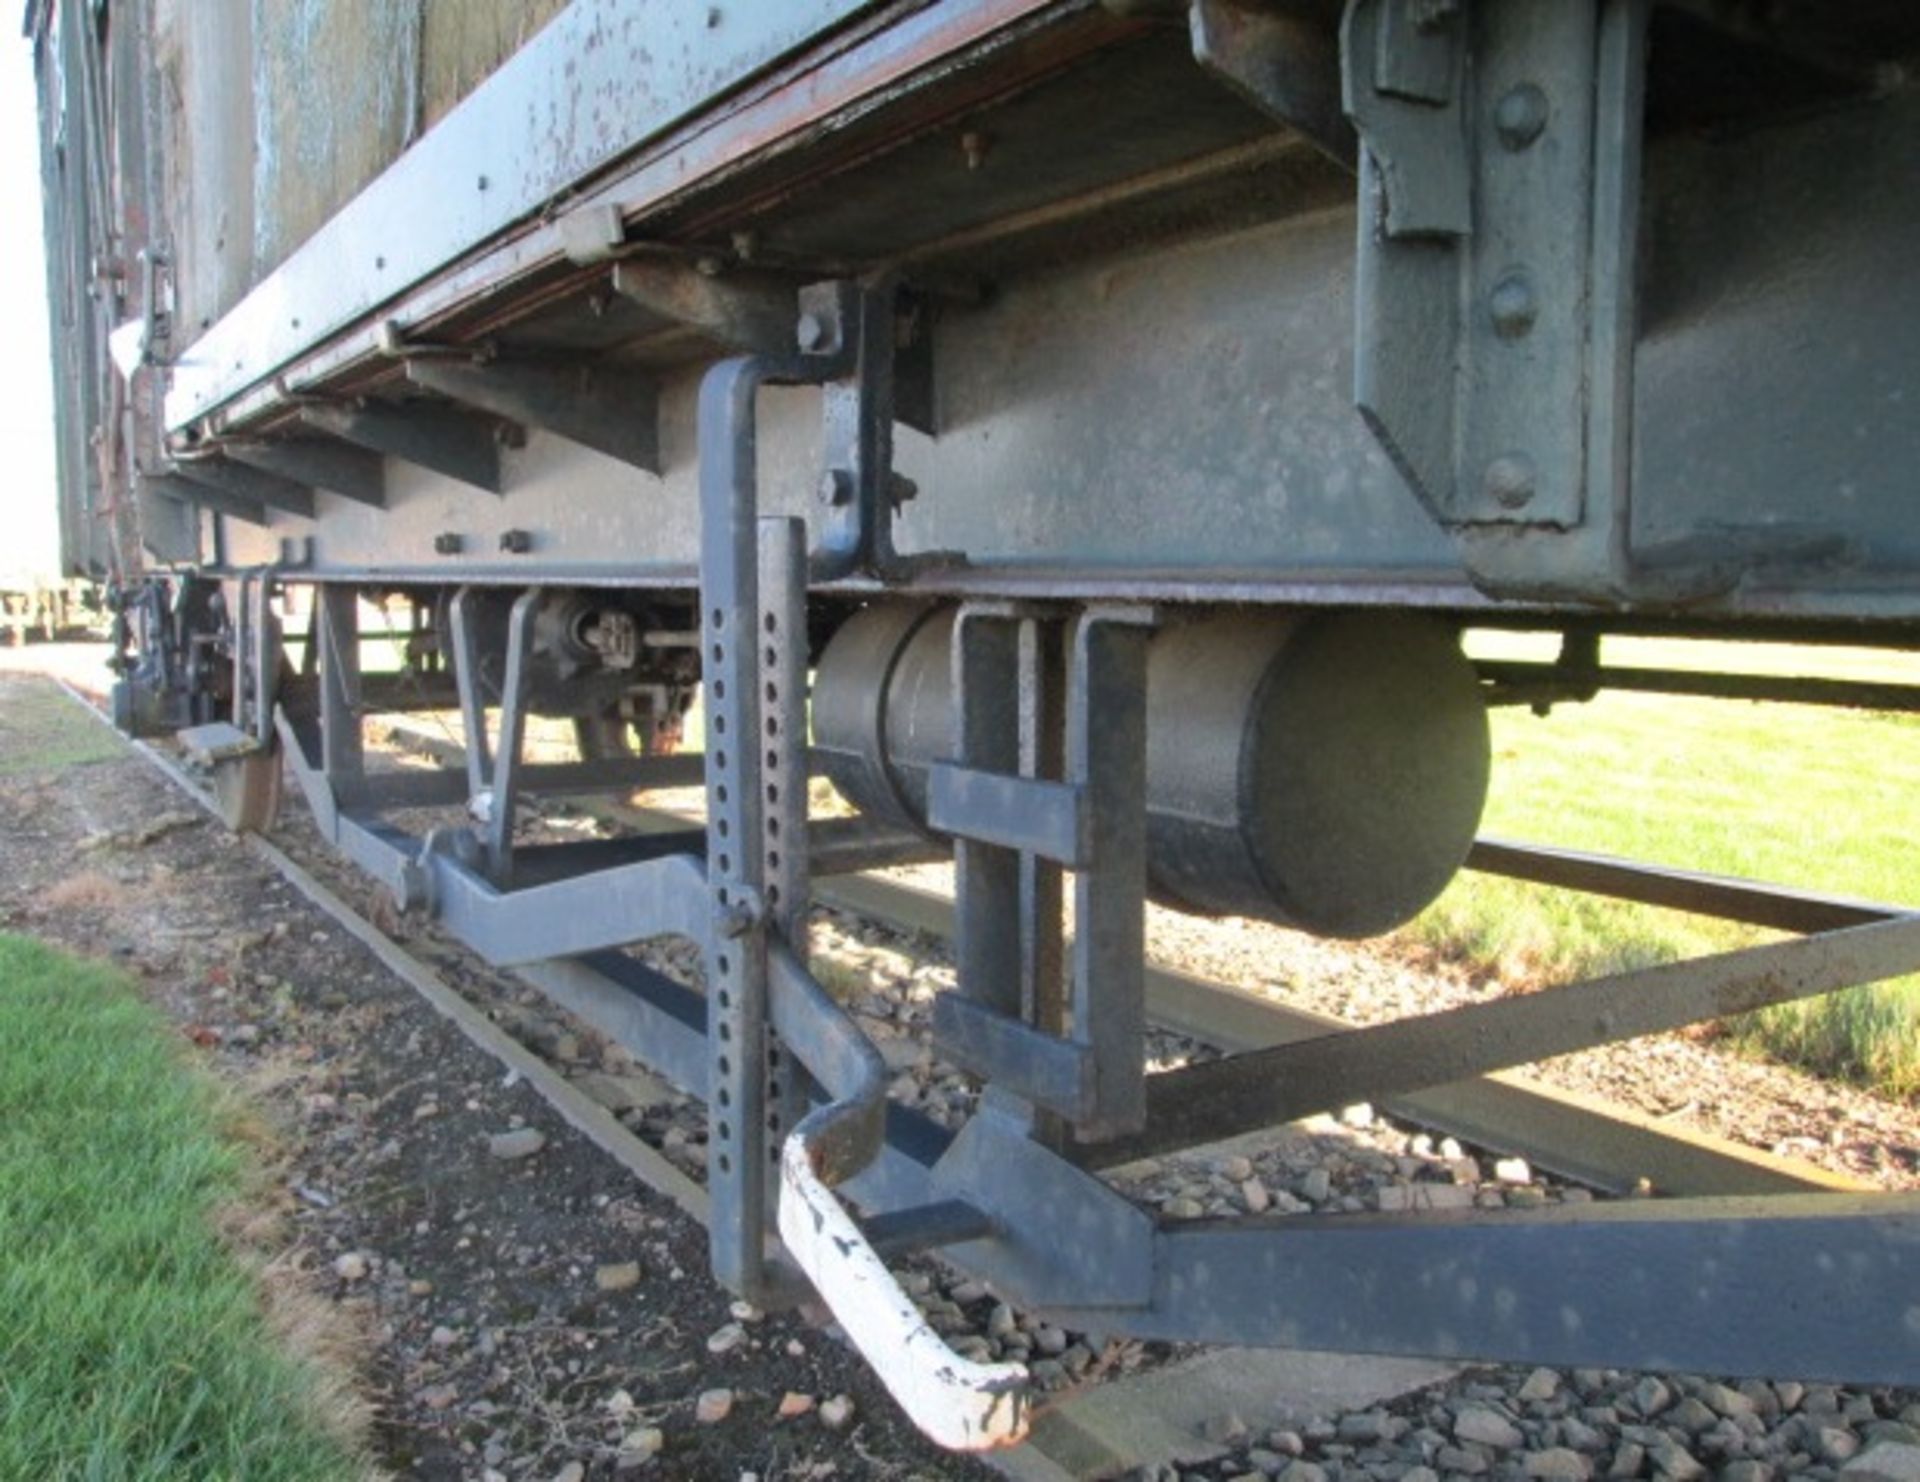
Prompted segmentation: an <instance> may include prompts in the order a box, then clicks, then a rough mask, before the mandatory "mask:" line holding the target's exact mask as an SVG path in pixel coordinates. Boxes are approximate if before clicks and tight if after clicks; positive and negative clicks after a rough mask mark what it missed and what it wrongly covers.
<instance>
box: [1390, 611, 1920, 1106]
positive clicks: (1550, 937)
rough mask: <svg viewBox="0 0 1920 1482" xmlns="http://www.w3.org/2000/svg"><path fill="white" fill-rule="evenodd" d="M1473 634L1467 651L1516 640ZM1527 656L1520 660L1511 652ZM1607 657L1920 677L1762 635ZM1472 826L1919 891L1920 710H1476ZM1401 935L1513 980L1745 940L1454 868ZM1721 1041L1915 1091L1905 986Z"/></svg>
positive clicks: (1768, 1014)
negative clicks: (1485, 731) (1480, 752)
mask: <svg viewBox="0 0 1920 1482" xmlns="http://www.w3.org/2000/svg"><path fill="white" fill-rule="evenodd" d="M1523 642H1524V640H1517V639H1514V638H1510V637H1505V636H1490V637H1487V638H1478V637H1476V639H1475V641H1474V642H1472V643H1470V645H1469V647H1470V650H1471V651H1475V652H1480V653H1485V652H1487V651H1488V649H1489V648H1492V649H1496V650H1499V651H1501V652H1502V656H1508V655H1511V654H1512V653H1513V652H1514V651H1515V650H1516V649H1517V648H1519V647H1520V646H1521V645H1522V644H1523ZM1529 656H1533V657H1537V656H1539V655H1538V654H1533V655H1529ZM1607 660H1608V662H1618V663H1632V664H1641V665H1649V666H1673V667H1682V666H1685V665H1687V664H1689V663H1691V664H1696V665H1699V664H1706V663H1718V664H1723V665H1726V666H1728V667H1737V668H1745V669H1749V670H1751V671H1753V672H1774V673H1783V672H1784V673H1793V672H1799V673H1814V674H1826V675H1829V676H1833V677H1845V678H1858V679H1890V680H1896V681H1901V682H1909V683H1912V682H1920V661H1916V660H1915V659H1914V658H1913V657H1911V656H1908V655H1899V654H1892V655H1889V654H1863V653H1861V652H1859V651H1854V650H1839V651H1831V650H1824V649H1811V648H1787V647H1783V646H1779V645H1765V646H1753V645H1732V644H1713V645H1698V644H1671V643H1659V642H1655V641H1651V640H1639V641H1637V642H1633V643H1631V644H1626V643H1622V644H1618V645H1616V644H1614V643H1612V642H1610V643H1609V646H1608V649H1607ZM1493 746H1494V766H1493V779H1492V791H1491V795H1490V796H1489V798H1488V803H1487V812H1486V818H1485V822H1484V825H1483V831H1484V832H1486V833H1489V834H1497V835H1502V836H1505V837H1510V838H1514V839H1519V840H1524V841H1526V842H1530V843H1541V844H1554V845H1559V846H1562V847H1567V848H1574V849H1582V850H1590V851H1594V852H1597V853H1604V854H1616V855H1621V856H1624V857H1626V858H1630V859H1638V860H1646V861H1649V862H1652V863H1656V864H1665V865H1672V866H1678V867H1682V868H1687V869H1695V870H1705V871H1708V872H1711V873H1716V874H1726V875H1738V876H1745V877H1748V878H1751V879H1756V880H1765V881H1771V882H1775V883H1779V884H1785V885H1792V886H1799V887H1802V888H1806V889H1811V890H1819V891H1825V892H1830V893H1834V894H1842V895H1854V896H1863V897H1867V898H1869V899H1875V900H1882V901H1888V902H1891V903H1894V904H1914V905H1920V717H1915V716H1909V715H1892V714H1880V713H1874V712H1862V711H1841V710H1829V709H1820V708H1815V707H1811V706H1804V705H1780V704H1765V705H1762V704H1753V703H1748V702H1741V701H1725V700H1697V699H1690V698H1684V697H1677V696H1656V695H1637V694H1624V693H1611V692H1610V693H1605V694H1602V695H1601V696H1600V697H1599V698H1598V699H1597V700H1595V701H1593V702H1592V703H1590V704H1586V705H1565V706H1560V707H1557V708H1556V709H1555V710H1554V711H1553V713H1552V714H1551V715H1550V716H1548V717H1545V718H1541V717H1537V716H1534V715H1533V714H1531V713H1530V712H1528V711H1527V710H1525V709H1522V708H1511V709H1501V710H1497V711H1495V712H1494V716H1493ZM1407 931H1408V933H1409V934H1410V936H1411V938H1412V939H1413V940H1414V941H1416V942H1417V943H1419V944H1421V945H1423V946H1426V947H1428V948H1430V949H1434V950H1438V951H1440V952H1442V953H1444V954H1446V955H1448V956H1457V957H1463V958H1467V959H1470V960H1472V961H1474V962H1476V963H1480V964H1483V965H1485V966H1486V968H1487V970H1488V971H1490V972H1491V973H1493V974H1494V975H1495V976H1497V977H1498V978H1500V979H1501V980H1503V981H1505V982H1507V983H1510V984H1512V985H1513V986H1516V987H1518V986H1531V985H1535V984H1539V983H1551V982H1564V981H1569V980H1571V979H1574V978H1578V977H1587V976H1592V975H1595V974H1599V973H1608V972H1620V971H1625V970H1628V969H1631V968H1636V967H1644V966H1647V965H1649V964H1653V963H1658V962H1667V961H1673V960H1675V959H1679V958H1684V957H1691V956H1697V955H1700V954H1702V953H1706V952H1713V951H1723V950H1726V949H1728V948H1731V947H1737V946H1741V945H1746V944H1749V943H1753V942H1757V941H1762V940H1765V939H1766V938H1765V934H1763V933H1761V932H1758V931H1756V930H1753V929H1751V928H1746V927H1740V926H1735V925H1730V924H1728V923H1725V922H1717V921H1713V920H1710V919H1707V918H1703V917H1697V916H1689V915H1683V914H1681V913H1678V912H1673V911H1664V910H1658V909H1654V908H1651V907H1645V906H1637V905H1631V904H1625V903H1621V902H1614V901H1605V900H1600V899H1597V898H1593V897H1586V896H1578V895H1574V894H1571V893H1568V892H1562V891H1553V890H1547V889H1544V888H1542V887H1538V886H1533V885H1528V884H1524V883H1520V882H1515V881H1510V880H1502V879H1496V878H1493V877H1491V876H1485V875H1472V874H1463V875H1462V876H1461V877H1460V878H1459V879H1458V880H1456V881H1455V882H1454V884H1453V885H1452V887H1450V888H1449V889H1448V891H1447V892H1446V893H1445V894H1444V895H1443V896H1442V897H1441V898H1440V899H1439V900H1438V901H1437V902H1436V903H1435V904H1434V905H1433V906H1432V907H1430V908H1429V909H1428V910H1427V911H1426V912H1425V913H1424V914H1423V915H1422V916H1421V917H1420V918H1419V919H1418V920H1417V921H1416V922H1414V923H1413V924H1412V925H1411V926H1410V927H1408V928H1407ZM1727 1029H1728V1032H1729V1034H1730V1035H1731V1037H1732V1038H1733V1039H1734V1040H1735V1041H1736V1042H1738V1043H1740V1044H1742V1045H1745V1046H1747V1047H1750V1048H1752V1049H1754V1050H1757V1051H1763V1052H1765V1053H1767V1054H1770V1055H1774V1056H1777V1057H1779V1058H1781V1059H1784V1060H1788V1061H1791V1062H1794V1063H1797V1064H1801V1065H1805V1066H1807V1067H1808V1068H1810V1069H1813V1070H1816V1071H1819V1072H1821V1073H1824V1074H1832V1075H1842V1076H1847V1077H1850V1078H1854V1079H1859V1080H1863V1081H1867V1082H1869V1083H1871V1084H1873V1085H1875V1086H1877V1087H1879V1088H1880V1089H1882V1090H1885V1091H1888V1092H1890V1093H1892V1094H1896V1095H1912V1094H1915V1093H1916V1092H1920V980H1916V979H1902V980H1899V981H1897V982H1893V983H1886V984H1878V985H1874V986H1871V987H1867V988H1861V989H1854V990H1849V991H1846V992H1842V993H1838V994H1834V995H1831V996H1830V997H1828V998H1824V999H1816V1000H1811V1001H1808V1002H1805V1003H1799V1004H1790V1005H1785V1006H1782V1007H1779V1008H1774V1009H1769V1010H1764V1011H1762V1012H1761V1013H1759V1014H1755V1015H1751V1016H1749V1017H1748V1018H1746V1019H1744V1020H1741V1021H1738V1022H1736V1023H1733V1024H1730V1025H1728V1026H1727Z"/></svg>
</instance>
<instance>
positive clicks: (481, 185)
mask: <svg viewBox="0 0 1920 1482" xmlns="http://www.w3.org/2000/svg"><path fill="white" fill-rule="evenodd" d="M491 183H492V182H491V181H489V180H488V179H487V177H486V176H484V175H482V176H481V177H480V178H479V180H477V181H475V182H474V184H475V186H476V187H477V188H478V189H480V190H485V189H486V188H487V186H488V185H490V184H491Z"/></svg>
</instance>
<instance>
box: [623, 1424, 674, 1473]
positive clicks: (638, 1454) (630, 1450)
mask: <svg viewBox="0 0 1920 1482" xmlns="http://www.w3.org/2000/svg"><path fill="white" fill-rule="evenodd" d="M666 1444H667V1437H666V1432H664V1431H662V1430H661V1429H660V1427H659V1426H657V1425H643V1426H641V1427H640V1428H639V1429H638V1430H631V1431H628V1432H627V1433H626V1435H624V1436H622V1437H621V1438H620V1453H619V1455H618V1457H616V1458H615V1461H614V1465H615V1466H621V1465H625V1466H639V1465H642V1464H644V1463H646V1462H650V1461H652V1460H653V1459H654V1458H655V1457H656V1456H658V1455H659V1454H660V1452H661V1451H662V1449H664V1448H665V1446H666Z"/></svg>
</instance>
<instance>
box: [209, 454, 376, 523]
mask: <svg viewBox="0 0 1920 1482" xmlns="http://www.w3.org/2000/svg"><path fill="white" fill-rule="evenodd" d="M221 447H222V450H223V451H224V452H225V453H226V455H227V456H228V457H229V458H231V459H233V460H234V461H235V462H236V463H244V464H246V465H247V466H248V467H250V468H259V469H264V470H265V471H266V472H268V473H277V474H279V475H280V476H281V477H282V478H287V479H292V480H293V481H294V482H295V483H298V484H306V485H308V486H310V487H312V488H315V489H325V490H327V491H329V492H330V493H334V494H338V495H340V496H341V497H342V498H344V499H351V500H354V501H356V502H357V503H360V504H370V505H372V506H373V507H374V508H375V509H384V508H385V507H386V503H387V477H386V467H385V465H384V464H383V463H382V462H381V461H380V455H379V454H378V453H370V452H368V451H367V450H366V449H365V448H361V447H357V446H355V445H354V444H353V443H350V442H342V441H340V440H338V439H335V438H321V437H295V438H286V439H283V440H280V441H274V442H268V441H266V440H264V439H262V440H259V441H255V440H251V439H248V440H240V441H234V442H228V443H223V444H221Z"/></svg>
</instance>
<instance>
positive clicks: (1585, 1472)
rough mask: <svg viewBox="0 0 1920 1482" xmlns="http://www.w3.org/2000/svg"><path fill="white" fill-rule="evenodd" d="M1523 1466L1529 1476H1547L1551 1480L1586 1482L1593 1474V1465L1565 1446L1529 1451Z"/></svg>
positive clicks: (1554, 1481)
mask: <svg viewBox="0 0 1920 1482" xmlns="http://www.w3.org/2000/svg"><path fill="white" fill-rule="evenodd" d="M1523 1466H1524V1467H1525V1469H1526V1474H1527V1475H1528V1476H1529V1477H1544V1478H1549V1479H1551V1482H1587V1478H1588V1477H1590V1476H1592V1475H1593V1467H1592V1465H1591V1464H1590V1463H1589V1462H1588V1461H1587V1459H1586V1457H1584V1456H1582V1455H1581V1454H1580V1453H1579V1452H1578V1451H1571V1450H1569V1449H1568V1448H1567V1447H1565V1446H1550V1447H1548V1448H1547V1449H1546V1450H1545V1451H1529V1452H1528V1453H1527V1455H1526V1458H1525V1461H1524V1462H1523Z"/></svg>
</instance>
